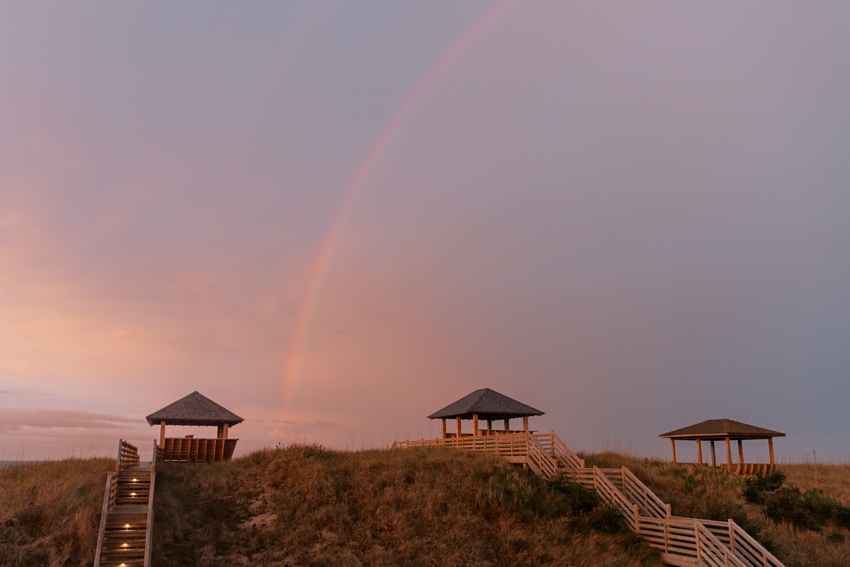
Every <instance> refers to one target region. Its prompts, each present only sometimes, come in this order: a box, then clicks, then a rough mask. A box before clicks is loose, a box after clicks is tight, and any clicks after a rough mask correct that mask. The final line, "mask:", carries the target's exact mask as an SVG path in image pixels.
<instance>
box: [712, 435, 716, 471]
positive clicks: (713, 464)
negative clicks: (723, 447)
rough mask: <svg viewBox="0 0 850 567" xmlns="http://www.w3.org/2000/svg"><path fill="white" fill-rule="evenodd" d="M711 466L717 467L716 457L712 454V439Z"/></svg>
mask: <svg viewBox="0 0 850 567" xmlns="http://www.w3.org/2000/svg"><path fill="white" fill-rule="evenodd" d="M711 466H712V468H717V457H715V456H714V439H712V440H711Z"/></svg>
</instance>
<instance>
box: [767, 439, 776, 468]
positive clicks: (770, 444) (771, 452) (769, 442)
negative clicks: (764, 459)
mask: <svg viewBox="0 0 850 567" xmlns="http://www.w3.org/2000/svg"><path fill="white" fill-rule="evenodd" d="M767 446H768V448H769V449H770V464H771V465H772V464H775V463H776V460H775V459H774V458H773V437H768V438H767Z"/></svg>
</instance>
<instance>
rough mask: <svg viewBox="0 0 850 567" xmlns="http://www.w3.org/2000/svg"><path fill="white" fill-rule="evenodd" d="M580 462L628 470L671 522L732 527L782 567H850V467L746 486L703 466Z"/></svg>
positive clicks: (798, 468) (802, 468) (785, 470)
mask: <svg viewBox="0 0 850 567" xmlns="http://www.w3.org/2000/svg"><path fill="white" fill-rule="evenodd" d="M583 456H584V458H585V459H586V461H587V466H592V465H596V466H598V467H611V468H616V467H621V466H626V467H628V468H629V469H630V470H631V471H632V472H633V473H634V474H635V475H637V476H638V477H639V478H640V479H641V480H642V481H643V482H644V483H645V484H646V485H647V486H649V488H650V489H652V490H653V491H654V492H655V493H656V494H657V495H658V496H659V497H660V498H661V499H662V500H664V501H665V502H669V503H670V504H671V505H672V507H673V514H675V515H677V516H688V517H694V518H704V519H708V520H728V519H733V520H735V522H737V523H738V524H739V525H740V526H741V527H743V528H744V529H745V530H747V532H749V534H750V535H752V536H753V537H755V538H756V539H758V540H759V542H760V543H761V544H762V545H764V546H765V547H766V548H767V549H768V550H769V551H771V552H772V553H773V554H774V555H775V556H776V557H777V559H779V560H780V561H782V562H783V563H785V565H786V567H847V566H848V565H850V530H848V528H850V507H848V504H850V466H846V465H818V466H817V467H815V466H814V465H808V464H798V465H781V467H780V468H781V473H782V474H781V475H776V477H775V478H762V479H750V480H749V481H748V480H746V479H743V478H741V477H737V476H733V475H729V474H726V473H724V472H721V471H720V470H718V469H712V468H710V467H707V466H697V465H673V464H670V463H667V462H661V461H654V460H649V459H638V458H633V457H627V456H624V455H620V454H617V453H602V454H597V455H583ZM816 478H817V481H816V480H815V479H816ZM816 485H817V486H816Z"/></svg>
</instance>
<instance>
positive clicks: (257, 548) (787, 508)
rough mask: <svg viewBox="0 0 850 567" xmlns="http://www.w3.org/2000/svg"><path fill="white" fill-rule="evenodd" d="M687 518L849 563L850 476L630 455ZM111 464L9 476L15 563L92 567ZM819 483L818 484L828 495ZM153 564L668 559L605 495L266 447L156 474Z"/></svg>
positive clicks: (3, 481) (1, 528)
mask: <svg viewBox="0 0 850 567" xmlns="http://www.w3.org/2000/svg"><path fill="white" fill-rule="evenodd" d="M584 457H585V458H586V459H587V462H588V463H589V464H596V465H598V466H603V467H619V466H623V465H625V466H627V467H629V468H630V469H631V470H632V471H633V472H634V473H635V474H636V475H637V476H638V477H640V478H641V479H642V480H644V482H646V484H647V485H648V486H649V487H650V488H652V489H653V490H654V491H655V492H656V493H657V494H658V495H659V496H660V497H661V498H662V499H663V500H665V501H667V502H670V503H671V504H672V506H673V511H674V513H676V514H677V515H684V516H694V517H701V518H709V519H719V520H725V519H727V518H733V519H735V521H737V522H738V523H739V524H741V525H742V526H744V527H745V528H746V529H747V530H748V531H749V532H750V533H751V534H753V535H755V536H756V537H758V539H759V540H760V541H761V542H762V543H764V544H765V545H766V546H767V547H768V548H769V549H771V550H772V551H773V552H774V553H775V554H776V555H777V557H779V558H780V559H781V560H782V561H784V562H785V564H786V565H787V566H788V567H809V566H812V567H813V566H815V565H817V566H826V567H838V566H846V565H850V531H848V529H847V528H848V527H850V507H848V505H850V466H841V465H819V466H818V467H817V468H815V467H813V466H812V465H784V466H783V468H782V470H783V472H784V473H785V474H786V475H787V479H785V481H784V484H783V485H782V486H775V485H774V486H755V485H752V483H751V485H748V484H747V483H746V481H744V480H743V479H740V478H737V477H733V476H729V475H726V474H723V473H719V472H715V471H712V470H710V469H708V468H706V467H695V466H688V465H677V466H674V465H671V464H669V463H663V462H658V461H652V460H647V459H636V458H631V457H627V456H623V455H619V454H615V453H603V454H599V455H584ZM113 467H114V461H111V460H109V459H91V460H66V461H55V462H44V463H35V464H29V465H23V466H16V467H10V468H7V469H2V470H0V565H2V566H16V567H17V566H20V567H31V566H33V565H51V566H53V565H55V566H66V565H67V566H78V565H79V566H82V565H91V563H92V559H93V557H94V547H95V543H96V538H97V526H98V523H99V519H100V518H99V515H100V508H101V504H102V499H103V486H104V482H105V479H106V475H107V473H108V472H109V471H110V470H111V469H112V468H113ZM815 489H817V490H815ZM155 514H156V516H155V518H156V520H155V530H154V565H155V566H156V567H170V566H176V565H181V566H185V565H203V566H219V565H221V566H228V567H229V566H232V565H263V566H281V567H282V566H284V565H293V566H294V565H299V566H302V565H303V566H307V565H329V564H334V565H369V566H380V565H394V566H395V565H411V566H412V565H417V566H419V565H492V566H499V565H528V566H531V565H573V566H591V565H594V566H596V565H605V566H638V565H660V562H659V561H658V558H657V555H656V554H655V553H654V552H653V551H652V550H649V549H647V548H646V546H644V545H642V544H641V543H640V541H639V540H638V539H637V538H635V537H634V536H633V535H631V534H629V533H628V532H625V531H622V530H618V522H617V521H616V520H617V516H616V515H612V514H611V511H610V510H608V509H606V508H605V507H602V506H598V503H597V502H596V501H595V498H594V497H593V495H592V494H589V493H588V492H587V491H584V490H582V489H580V488H578V487H575V486H573V485H570V484H568V483H564V482H557V481H555V482H544V481H542V480H540V479H538V478H537V477H536V476H534V475H532V474H530V473H528V472H527V471H523V470H522V469H519V468H516V467H511V466H508V465H506V464H505V463H503V462H502V461H500V460H498V459H494V458H492V457H490V456H487V455H482V454H472V453H464V452H460V451H452V450H439V449H432V450H405V451H389V452H387V451H359V452H339V451H329V450H324V449H321V448H317V447H303V446H302V447H289V448H283V449H270V450H264V451H259V452H256V453H253V454H251V455H248V456H246V457H243V458H240V459H236V460H234V461H231V462H227V463H217V464H211V465H179V464H174V465H170V466H165V465H161V466H160V467H158V469H157V483H156V498H155Z"/></svg>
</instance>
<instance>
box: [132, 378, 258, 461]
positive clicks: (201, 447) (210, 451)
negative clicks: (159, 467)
mask: <svg viewBox="0 0 850 567" xmlns="http://www.w3.org/2000/svg"><path fill="white" fill-rule="evenodd" d="M147 420H148V424H149V425H156V424H159V426H160V430H159V444H158V445H157V460H158V461H182V462H190V463H195V462H210V461H229V460H230V458H231V457H232V456H233V451H234V449H236V442H237V441H238V439H229V438H228V432H229V430H230V428H231V427H233V426H234V425H237V424H239V423H242V421H243V419H242V418H241V417H239V416H238V415H236V414H235V413H233V412H232V411H230V410H229V409H227V408H224V407H222V406H220V405H218V404H217V403H215V402H214V401H212V400H211V399H209V398H207V397H206V396H203V395H201V394H199V393H198V392H192V393H191V394H189V395H188V396H186V397H184V398H180V399H179V400H177V401H176V402H174V403H172V404H169V405H167V406H165V407H164V408H162V409H161V410H159V411H156V412H154V413H152V414H150V415H149V416H147ZM166 425H183V426H200V427H215V428H216V436H215V438H207V439H199V438H195V437H194V436H193V435H187V436H186V437H166V436H165V427H166Z"/></svg>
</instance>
